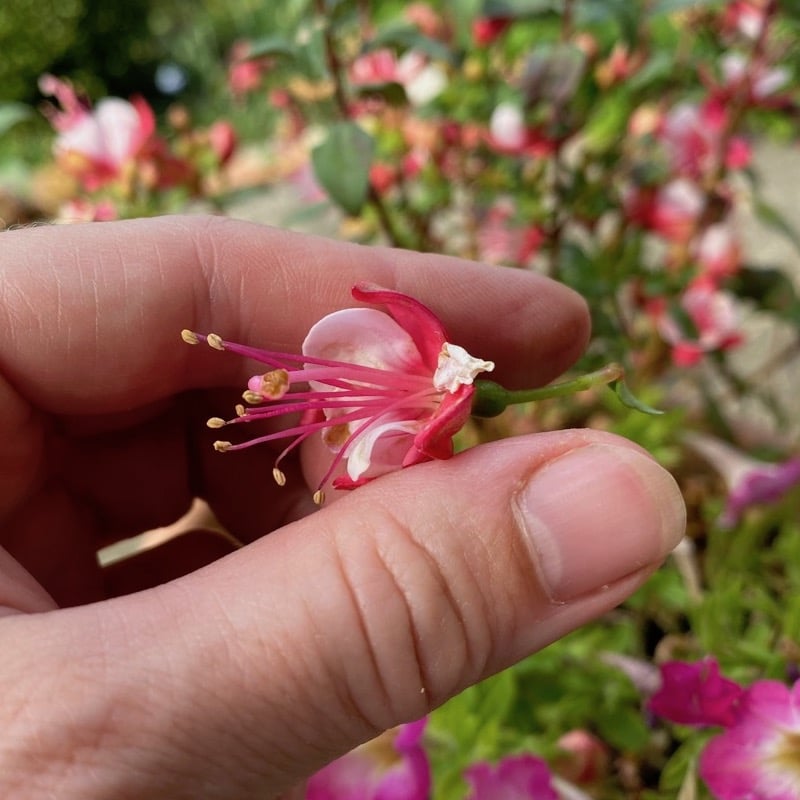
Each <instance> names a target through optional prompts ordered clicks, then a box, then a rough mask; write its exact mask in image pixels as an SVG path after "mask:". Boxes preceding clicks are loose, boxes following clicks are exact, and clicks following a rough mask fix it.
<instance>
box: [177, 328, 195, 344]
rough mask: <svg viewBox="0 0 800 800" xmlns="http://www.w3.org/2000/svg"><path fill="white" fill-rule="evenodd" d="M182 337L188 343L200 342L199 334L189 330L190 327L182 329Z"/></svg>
mask: <svg viewBox="0 0 800 800" xmlns="http://www.w3.org/2000/svg"><path fill="white" fill-rule="evenodd" d="M181 339H183V341H184V342H186V344H200V339H198V337H197V334H196V333H195V332H194V331H190V330H188V328H184V329H183V330H182V331H181Z"/></svg>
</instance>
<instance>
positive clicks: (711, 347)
mask: <svg viewBox="0 0 800 800" xmlns="http://www.w3.org/2000/svg"><path fill="white" fill-rule="evenodd" d="M680 306H681V309H682V310H683V312H685V314H686V316H687V317H688V320H689V321H690V322H691V324H692V326H693V328H694V330H693V331H689V330H686V329H685V327H684V326H683V325H682V323H681V322H679V321H678V319H677V318H676V317H675V316H674V315H673V314H672V313H671V312H670V311H669V309H668V307H667V305H666V303H665V302H664V301H663V299H661V298H658V299H656V300H654V301H651V302H650V304H649V311H650V313H651V314H652V315H653V317H654V318H655V322H656V327H657V328H658V332H659V333H660V334H661V337H662V338H663V339H664V341H665V342H667V343H668V344H670V345H672V358H673V361H674V362H675V363H676V364H677V365H678V366H682V367H688V366H692V365H693V364H697V363H698V362H699V361H700V360H701V359H702V358H703V356H704V355H705V354H706V353H712V352H715V351H717V350H727V349H730V348H732V347H736V346H737V345H739V344H741V342H742V340H743V336H742V332H741V329H740V321H739V314H738V312H737V310H736V306H735V304H734V300H733V296H732V295H731V294H730V293H728V292H725V291H723V290H721V289H718V288H717V286H716V282H715V281H714V280H712V279H711V278H710V277H708V276H701V277H699V278H696V279H695V280H694V281H692V283H691V284H690V285H689V287H688V288H687V289H686V291H685V292H684V293H683V297H682V298H681V301H680Z"/></svg>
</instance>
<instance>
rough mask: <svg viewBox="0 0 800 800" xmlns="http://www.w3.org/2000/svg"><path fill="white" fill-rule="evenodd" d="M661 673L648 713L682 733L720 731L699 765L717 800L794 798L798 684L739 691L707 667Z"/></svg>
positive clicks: (799, 761)
mask: <svg viewBox="0 0 800 800" xmlns="http://www.w3.org/2000/svg"><path fill="white" fill-rule="evenodd" d="M661 672H662V678H663V685H662V687H661V688H660V689H659V691H658V692H657V693H656V694H655V695H654V696H653V697H652V698H651V700H650V708H651V709H652V711H654V712H655V713H656V714H658V715H659V716H661V717H663V718H665V719H668V720H671V721H672V722H677V723H680V724H683V725H699V726H717V727H719V726H721V727H723V728H724V731H723V732H722V733H721V734H719V735H717V736H715V737H714V738H712V739H711V740H710V741H709V742H708V744H707V745H706V746H705V748H704V750H703V754H702V757H701V759H700V775H701V777H702V778H703V780H704V781H705V782H706V784H707V785H708V787H709V789H710V790H711V793H712V794H713V796H714V797H715V798H717V800H742V798H751V800H791V799H792V798H795V797H798V796H800V744H798V743H800V681H798V682H796V683H795V684H794V686H793V687H789V686H786V685H785V684H783V683H779V682H778V681H772V680H759V681H756V682H755V683H753V684H751V685H750V686H748V687H747V688H742V687H741V686H739V685H738V684H737V683H735V682H734V681H731V680H729V679H727V678H724V677H722V676H721V675H720V672H719V665H718V664H717V662H716V661H715V660H713V659H705V660H704V661H700V662H696V663H694V664H690V663H682V662H670V663H668V664H664V665H663V666H662V668H661Z"/></svg>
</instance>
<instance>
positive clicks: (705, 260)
mask: <svg viewBox="0 0 800 800" xmlns="http://www.w3.org/2000/svg"><path fill="white" fill-rule="evenodd" d="M741 257H742V251H741V245H740V243H739V239H738V237H737V235H736V233H735V231H734V226H733V223H731V222H717V223H715V224H713V225H709V226H708V227H707V228H706V229H705V230H704V231H703V233H702V234H701V235H700V237H699V238H698V241H697V244H696V252H695V258H696V259H697V263H698V264H699V265H700V267H701V269H702V274H703V275H707V276H708V277H709V278H711V279H712V280H714V281H716V280H721V279H723V278H728V277H730V276H731V275H735V274H736V272H737V271H738V269H739V265H740V263H741Z"/></svg>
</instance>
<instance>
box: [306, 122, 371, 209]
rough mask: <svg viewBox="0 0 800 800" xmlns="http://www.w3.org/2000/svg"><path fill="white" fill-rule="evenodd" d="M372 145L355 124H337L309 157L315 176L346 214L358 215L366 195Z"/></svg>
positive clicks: (366, 135) (369, 137)
mask: <svg viewBox="0 0 800 800" xmlns="http://www.w3.org/2000/svg"><path fill="white" fill-rule="evenodd" d="M374 153H375V141H374V140H373V138H372V137H371V136H370V135H369V134H368V133H366V132H365V131H364V130H363V129H362V128H360V127H359V126H358V125H356V124H355V123H354V122H337V123H336V124H335V125H332V126H331V128H330V129H329V130H328V137H327V138H326V139H325V141H324V142H323V143H322V144H321V145H319V146H318V147H315V148H314V150H313V151H312V153H311V163H312V165H313V167H314V175H315V177H316V179H317V180H318V181H319V183H320V185H321V186H322V188H323V189H325V191H326V192H327V193H328V194H329V195H330V196H331V197H332V198H333V200H335V201H336V202H337V203H338V204H339V205H340V206H341V207H342V208H343V209H344V210H345V211H346V212H347V213H348V214H352V215H355V214H358V213H359V212H360V211H361V209H362V208H363V206H364V203H365V201H366V199H367V193H368V192H369V168H370V165H371V164H372V157H373V155H374Z"/></svg>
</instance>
